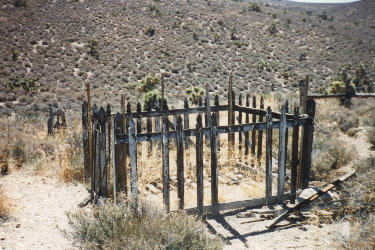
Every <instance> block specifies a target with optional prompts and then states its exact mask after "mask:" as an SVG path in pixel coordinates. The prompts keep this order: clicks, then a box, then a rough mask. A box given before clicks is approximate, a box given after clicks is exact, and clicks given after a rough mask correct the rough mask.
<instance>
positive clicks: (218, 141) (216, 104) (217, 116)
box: [214, 95, 220, 151]
mask: <svg viewBox="0 0 375 250" xmlns="http://www.w3.org/2000/svg"><path fill="white" fill-rule="evenodd" d="M214 105H215V106H219V105H220V104H219V96H218V95H215V102H214ZM214 109H215V107H214ZM215 114H216V124H217V126H220V114H219V111H216V112H215ZM217 145H218V150H219V151H220V136H218V137H217Z"/></svg>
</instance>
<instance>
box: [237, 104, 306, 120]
mask: <svg viewBox="0 0 375 250" xmlns="http://www.w3.org/2000/svg"><path fill="white" fill-rule="evenodd" d="M233 110H234V111H241V112H244V113H248V114H252V115H261V116H266V114H267V111H266V110H263V109H256V108H250V107H245V106H240V105H234V106H233ZM280 117H281V113H280V112H274V111H273V112H272V118H276V119H280ZM301 117H302V116H301ZM286 118H287V119H293V118H294V115H293V114H286Z"/></svg>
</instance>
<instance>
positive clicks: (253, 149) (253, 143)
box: [251, 96, 257, 155]
mask: <svg viewBox="0 0 375 250" xmlns="http://www.w3.org/2000/svg"><path fill="white" fill-rule="evenodd" d="M256 107H257V99H256V96H253V108H254V109H255V108H256ZM256 119H257V118H256V115H255V114H253V117H252V122H253V123H255V122H256ZM255 146H256V131H255V130H253V131H252V132H251V153H252V154H253V155H255Z"/></svg>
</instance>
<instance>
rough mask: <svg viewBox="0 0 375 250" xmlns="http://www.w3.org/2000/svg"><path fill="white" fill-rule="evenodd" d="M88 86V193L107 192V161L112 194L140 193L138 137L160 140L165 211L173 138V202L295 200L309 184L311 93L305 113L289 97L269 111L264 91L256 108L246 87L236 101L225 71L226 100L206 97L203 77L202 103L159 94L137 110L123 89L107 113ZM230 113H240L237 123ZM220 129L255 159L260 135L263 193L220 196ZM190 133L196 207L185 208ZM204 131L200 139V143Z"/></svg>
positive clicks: (215, 204) (211, 209) (231, 205)
mask: <svg viewBox="0 0 375 250" xmlns="http://www.w3.org/2000/svg"><path fill="white" fill-rule="evenodd" d="M87 94H88V102H86V101H84V102H83V105H82V123H83V147H84V152H85V153H84V165H85V178H86V180H87V181H89V180H91V189H92V191H93V192H92V194H93V196H103V197H107V196H108V195H109V192H108V183H107V180H108V175H109V173H108V172H107V169H108V170H109V169H110V168H109V166H111V167H112V176H113V178H112V179H113V197H114V200H115V202H116V193H117V192H119V191H122V192H125V194H127V193H130V194H131V196H132V197H133V198H134V199H136V200H137V199H138V192H139V190H138V168H137V151H138V148H137V143H138V142H142V141H149V142H150V143H157V144H158V145H161V151H162V172H161V173H160V174H161V175H162V180H163V181H162V182H163V190H162V192H163V204H164V206H165V209H166V210H167V211H170V164H169V154H170V143H171V141H172V140H173V141H174V143H175V145H176V152H177V157H176V161H177V162H176V165H177V193H178V208H179V209H185V210H187V211H195V212H198V213H199V214H203V213H211V214H214V215H216V214H218V213H219V211H221V210H228V209H237V208H243V207H255V206H259V205H272V204H276V203H283V202H284V201H285V200H287V199H290V200H291V202H292V203H294V201H295V198H296V189H297V188H298V187H301V188H306V187H307V186H308V184H309V178H310V168H311V151H312V141H313V129H314V115H315V102H314V100H313V99H308V100H307V101H306V107H305V110H306V112H305V114H299V108H298V107H296V108H295V109H294V113H293V114H290V113H288V102H287V101H286V103H285V105H284V106H283V107H282V109H281V111H280V112H275V111H272V110H271V108H270V107H268V108H267V109H265V108H264V101H263V98H261V99H260V101H259V108H257V101H256V97H255V96H254V97H252V105H251V106H252V107H250V103H251V98H250V96H249V95H247V96H246V98H245V99H246V104H245V106H243V105H242V96H241V95H240V96H239V98H238V103H237V104H236V103H235V93H234V92H233V90H232V79H231V77H230V80H229V91H228V102H227V104H226V105H221V104H219V98H218V97H217V96H215V98H214V100H215V101H214V105H211V103H210V93H209V87H208V85H207V86H206V97H205V104H203V103H202V100H200V101H199V105H198V106H197V107H189V103H188V101H187V99H185V102H184V108H183V109H171V110H170V109H169V108H168V104H167V101H166V100H163V104H162V105H159V104H156V107H155V110H153V111H151V109H150V108H149V109H148V110H147V111H141V106H140V104H139V103H138V105H137V108H136V111H135V112H133V111H132V110H131V106H130V104H129V103H128V104H127V105H125V97H124V96H123V95H122V96H121V113H120V112H119V113H116V114H112V113H111V110H110V107H109V106H107V108H106V110H105V109H104V108H103V107H101V108H98V107H96V105H93V106H91V104H90V90H89V85H88V91H87ZM163 96H164V95H163ZM125 106H126V110H125ZM159 106H161V107H159ZM89 107H90V108H89ZM220 112H227V113H228V124H221V123H222V122H220V115H219V113H220ZM192 114H198V115H197V117H196V122H195V124H194V126H193V128H192V127H191V125H190V123H191V120H190V119H191V117H192V116H191V115H192ZM194 117H195V116H194ZM235 117H237V118H238V119H237V124H236V121H235V120H236V119H235ZM243 117H245V123H242V121H243ZM250 118H251V121H250ZM203 119H204V121H205V123H204V125H203ZM142 120H146V122H145V123H146V132H145V133H143V132H142ZM153 127H154V128H153ZM302 128H303V129H302ZM289 130H292V131H291V132H292V143H291V144H292V146H291V149H288V137H289V136H288V133H289ZM257 131H258V133H257ZM275 131H276V133H278V134H279V137H278V138H279V141H278V145H279V147H278V174H277V176H278V177H277V178H278V185H277V195H274V196H273V195H272V159H273V158H272V149H273V147H272V144H273V137H272V134H273V133H275ZM220 134H228V145H229V147H235V146H236V145H235V136H236V135H237V136H238V140H237V141H238V145H237V146H238V149H239V150H242V148H244V149H245V150H244V152H245V154H250V153H251V154H252V155H254V156H256V157H257V158H258V159H259V160H260V159H261V156H262V154H263V152H262V145H263V144H264V143H265V145H266V147H265V148H266V152H265V154H266V157H265V158H266V160H265V164H266V165H265V166H266V175H265V176H266V177H265V178H266V179H265V185H266V187H265V190H266V191H265V194H264V197H260V198H254V199H248V200H243V201H235V202H227V203H219V201H218V188H219V185H218V151H220V147H219V145H220V143H219V139H220V138H219V135H220ZM300 134H301V137H300ZM263 136H265V139H264V138H263ZM192 137H195V151H196V180H197V183H196V184H197V207H194V208H186V207H185V205H184V180H185V178H184V167H185V166H184V150H186V149H188V148H189V147H192V145H191V143H190V140H189V138H192ZM204 138H205V141H206V143H204ZM243 139H244V140H243ZM204 147H209V148H210V169H211V176H210V179H211V205H208V206H204V205H203V198H204V197H203V194H204V192H203V168H205V167H206V166H204V164H203V148H204ZM288 150H291V158H292V160H291V186H290V190H291V191H290V192H288V193H286V192H285V190H284V181H285V177H286V175H285V171H286V157H287V151H288ZM150 161H152V159H150ZM128 165H129V166H130V168H129V169H130V176H129V173H128V172H127V169H128V167H127V166H128ZM128 181H129V182H130V183H128ZM128 186H130V190H128Z"/></svg>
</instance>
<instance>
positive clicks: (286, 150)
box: [284, 100, 289, 173]
mask: <svg viewBox="0 0 375 250" xmlns="http://www.w3.org/2000/svg"><path fill="white" fill-rule="evenodd" d="M288 112H289V101H288V100H286V101H285V113H286V114H287V113H288ZM286 114H285V119H286ZM285 122H286V121H285ZM285 129H286V131H285V162H284V173H285V171H286V165H287V162H288V136H289V131H288V127H286V128H285Z"/></svg>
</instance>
